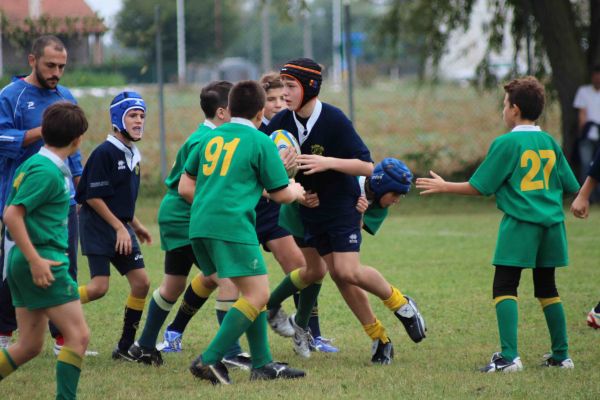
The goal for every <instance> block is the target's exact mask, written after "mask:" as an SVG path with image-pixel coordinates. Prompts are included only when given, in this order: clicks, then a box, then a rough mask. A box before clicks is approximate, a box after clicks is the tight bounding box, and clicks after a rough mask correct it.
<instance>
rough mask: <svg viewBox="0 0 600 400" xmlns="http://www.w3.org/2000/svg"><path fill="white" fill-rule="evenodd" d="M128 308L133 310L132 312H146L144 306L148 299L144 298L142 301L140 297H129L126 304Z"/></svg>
mask: <svg viewBox="0 0 600 400" xmlns="http://www.w3.org/2000/svg"><path fill="white" fill-rule="evenodd" d="M125 304H126V306H127V308H131V309H132V310H136V311H144V305H145V304H146V299H144V298H142V299H140V298H139V297H133V296H132V295H129V296H128V297H127V303H125Z"/></svg>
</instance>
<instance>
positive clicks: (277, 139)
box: [270, 129, 302, 178]
mask: <svg viewBox="0 0 600 400" xmlns="http://www.w3.org/2000/svg"><path fill="white" fill-rule="evenodd" d="M270 138H271V140H272V141H273V143H275V146H277V150H279V152H280V153H281V152H282V151H284V150H286V149H289V148H292V149H294V150H296V154H300V153H301V152H302V151H301V150H300V145H299V144H298V141H297V140H296V138H295V137H294V135H292V134H291V133H290V132H288V131H286V130H284V129H278V130H276V131H275V132H273V133H271V135H270ZM297 172H298V167H297V166H296V165H294V166H293V167H292V168H290V169H288V170H287V173H288V176H289V177H290V178H293V177H294V176H296V173H297Z"/></svg>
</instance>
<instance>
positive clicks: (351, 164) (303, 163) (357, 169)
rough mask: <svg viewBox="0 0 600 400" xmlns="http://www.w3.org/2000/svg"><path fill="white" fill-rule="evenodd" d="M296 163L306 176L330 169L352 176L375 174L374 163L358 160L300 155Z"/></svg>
mask: <svg viewBox="0 0 600 400" xmlns="http://www.w3.org/2000/svg"><path fill="white" fill-rule="evenodd" d="M296 162H297V163H298V168H299V169H301V170H303V171H304V174H305V175H311V174H315V173H317V172H323V171H327V170H329V169H331V170H334V171H338V172H342V173H344V174H348V175H352V176H371V174H372V173H373V163H371V162H369V161H362V160H359V159H357V158H351V159H346V158H335V157H323V156H319V155H316V154H300V155H299V156H298V157H297V158H296Z"/></svg>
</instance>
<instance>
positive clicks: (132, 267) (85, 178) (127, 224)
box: [76, 91, 152, 361]
mask: <svg viewBox="0 0 600 400" xmlns="http://www.w3.org/2000/svg"><path fill="white" fill-rule="evenodd" d="M145 116H146V103H145V102H144V99H142V97H141V96H140V95H139V94H138V93H136V92H128V91H126V92H122V93H120V94H118V95H117V96H116V97H115V98H114V99H113V101H112V102H111V105H110V117H111V123H112V127H113V132H112V133H111V134H110V135H108V138H107V140H106V141H105V142H104V143H102V144H100V145H99V146H98V147H96V149H94V151H93V152H92V154H90V157H89V159H88V161H87V163H86V165H85V168H84V169H83V174H82V176H81V181H80V183H79V186H78V187H77V194H76V199H77V201H78V202H79V203H80V204H82V207H81V212H80V215H79V231H80V238H81V249H82V252H83V254H84V255H86V256H87V258H88V264H89V267H90V276H91V278H92V279H91V281H90V282H89V283H88V284H87V285H83V286H80V287H79V296H80V298H81V302H82V303H87V302H89V301H93V300H96V299H99V298H100V297H102V296H104V295H105V294H106V292H107V291H108V283H109V277H110V264H111V263H112V264H113V265H114V266H115V268H116V269H117V271H119V273H120V274H121V275H125V276H126V277H127V280H128V281H129V286H130V288H131V292H130V293H129V297H128V298H127V302H126V306H125V316H124V321H123V333H122V335H121V338H120V340H119V343H118V345H117V347H116V348H115V350H114V351H113V354H112V357H113V359H123V360H128V361H131V360H132V358H131V356H129V354H128V352H127V350H128V349H129V347H130V346H131V345H132V344H133V341H134V338H135V333H136V330H137V326H138V324H139V322H140V319H141V317H142V311H143V310H144V303H145V301H146V300H145V299H146V295H147V294H148V289H149V287H150V281H149V279H148V275H147V274H146V270H145V269H144V258H143V256H142V253H141V250H140V246H139V244H138V241H137V239H136V236H137V238H139V240H140V241H141V242H142V243H144V242H148V243H152V237H151V236H150V233H149V232H148V230H146V228H145V227H144V226H143V225H142V224H141V223H140V221H139V220H138V219H137V218H136V217H135V201H136V199H137V195H138V189H139V185H140V160H141V155H140V152H139V150H138V149H137V147H136V146H135V144H134V142H137V141H139V140H140V139H141V138H142V135H143V133H144V119H145Z"/></svg>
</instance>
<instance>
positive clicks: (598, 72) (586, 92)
mask: <svg viewBox="0 0 600 400" xmlns="http://www.w3.org/2000/svg"><path fill="white" fill-rule="evenodd" d="M573 107H575V108H576V109H577V110H578V123H579V125H578V126H579V145H578V150H579V159H580V161H581V168H580V173H579V177H580V180H581V181H582V182H583V181H584V180H585V179H586V176H587V172H588V170H589V168H590V164H591V162H592V160H593V159H594V155H595V154H596V152H597V151H598V148H599V147H600V64H599V65H596V66H595V67H594V68H593V69H592V83H591V84H590V85H583V86H581V87H580V88H579V89H578V90H577V94H576V95H575V101H574V102H573ZM590 200H591V201H592V202H594V201H598V200H600V192H598V190H597V189H594V191H593V192H592V193H591V198H590Z"/></svg>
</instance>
